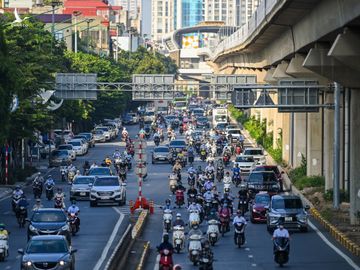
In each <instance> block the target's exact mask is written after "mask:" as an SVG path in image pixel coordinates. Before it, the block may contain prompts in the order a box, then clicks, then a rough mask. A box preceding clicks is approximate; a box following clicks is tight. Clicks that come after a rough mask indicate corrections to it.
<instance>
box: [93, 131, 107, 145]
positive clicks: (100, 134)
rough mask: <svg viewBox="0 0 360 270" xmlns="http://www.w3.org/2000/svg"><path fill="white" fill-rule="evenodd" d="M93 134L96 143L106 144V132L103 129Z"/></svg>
mask: <svg viewBox="0 0 360 270" xmlns="http://www.w3.org/2000/svg"><path fill="white" fill-rule="evenodd" d="M93 134H94V140H95V142H106V138H105V134H104V131H102V130H101V129H98V130H95V131H94V133H93Z"/></svg>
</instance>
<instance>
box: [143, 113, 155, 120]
mask: <svg viewBox="0 0 360 270" xmlns="http://www.w3.org/2000/svg"><path fill="white" fill-rule="evenodd" d="M144 121H145V122H147V121H149V122H153V121H155V112H152V111H147V112H145V116H144Z"/></svg>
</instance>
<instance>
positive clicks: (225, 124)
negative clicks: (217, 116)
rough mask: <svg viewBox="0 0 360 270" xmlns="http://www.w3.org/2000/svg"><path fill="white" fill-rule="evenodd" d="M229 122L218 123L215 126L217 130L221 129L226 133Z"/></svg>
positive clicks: (221, 131) (220, 130)
mask: <svg viewBox="0 0 360 270" xmlns="http://www.w3.org/2000/svg"><path fill="white" fill-rule="evenodd" d="M227 125H228V123H218V124H217V125H216V126H215V130H217V131H219V132H220V133H225V128H226V127H227Z"/></svg>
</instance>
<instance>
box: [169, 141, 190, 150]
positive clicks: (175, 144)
mask: <svg viewBox="0 0 360 270" xmlns="http://www.w3.org/2000/svg"><path fill="white" fill-rule="evenodd" d="M169 148H170V150H171V149H176V150H180V149H181V150H183V149H186V141H185V140H173V141H171V142H170V144H169Z"/></svg>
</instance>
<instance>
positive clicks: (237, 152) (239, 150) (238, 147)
mask: <svg viewBox="0 0 360 270" xmlns="http://www.w3.org/2000/svg"><path fill="white" fill-rule="evenodd" d="M235 153H236V155H240V154H241V147H240V145H237V146H236V147H235Z"/></svg>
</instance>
